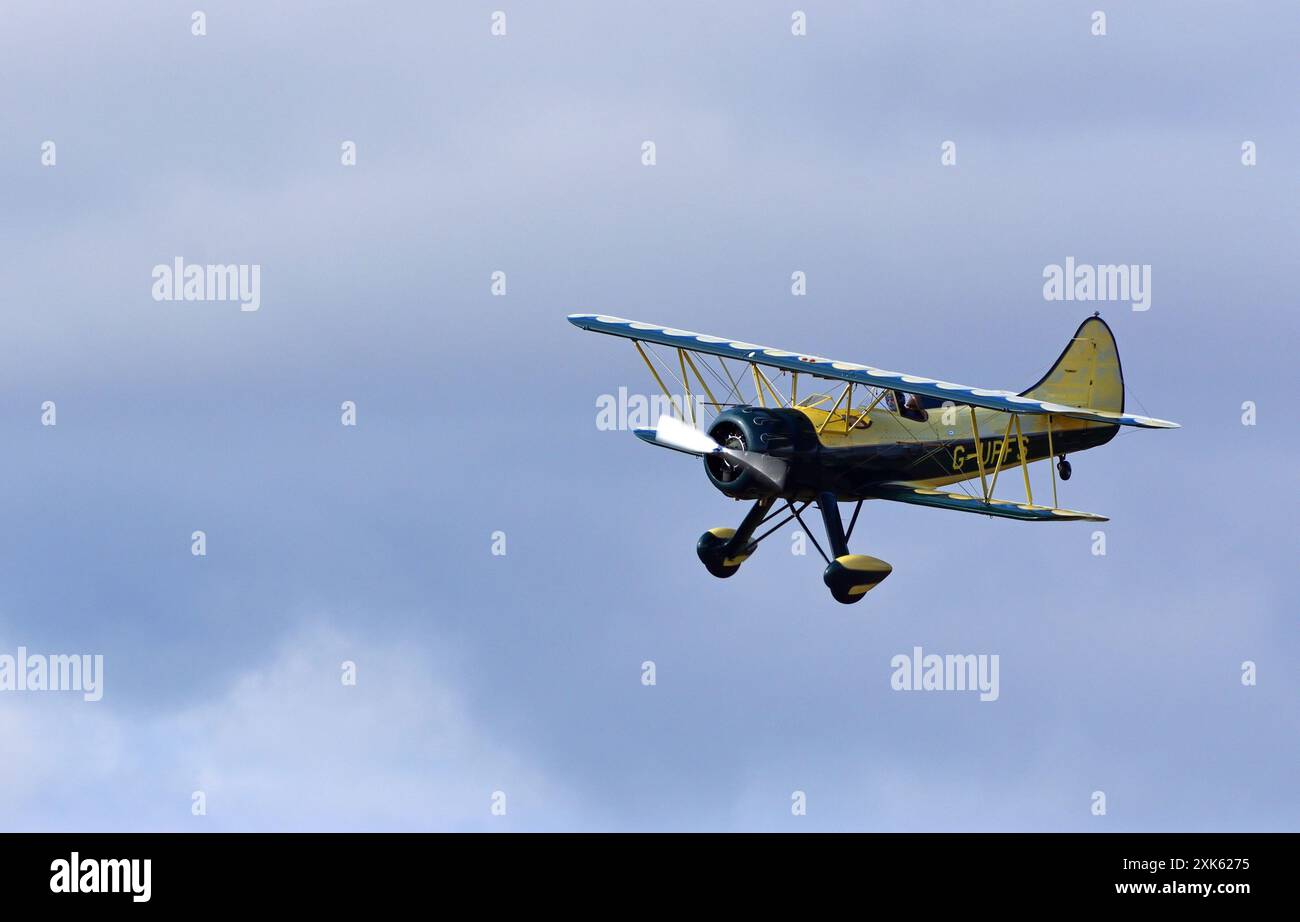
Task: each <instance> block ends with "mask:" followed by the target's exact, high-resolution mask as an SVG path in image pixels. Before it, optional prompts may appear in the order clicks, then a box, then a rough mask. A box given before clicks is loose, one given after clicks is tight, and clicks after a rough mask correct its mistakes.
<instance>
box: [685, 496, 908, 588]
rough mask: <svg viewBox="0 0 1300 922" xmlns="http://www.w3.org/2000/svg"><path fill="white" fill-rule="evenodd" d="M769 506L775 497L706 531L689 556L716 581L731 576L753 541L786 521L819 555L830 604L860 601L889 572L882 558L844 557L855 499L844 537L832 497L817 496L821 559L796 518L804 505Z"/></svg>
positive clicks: (790, 502)
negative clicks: (733, 523)
mask: <svg viewBox="0 0 1300 922" xmlns="http://www.w3.org/2000/svg"><path fill="white" fill-rule="evenodd" d="M775 503H776V498H775V497H771V496H769V497H765V498H763V499H760V500H758V501H757V502H756V503H754V505H753V507H751V508H750V510H749V512H748V513H747V514H746V515H745V520H744V521H743V522H741V523H740V527H739V528H710V529H709V530H708V531H706V532H705V533H704V534H702V535H700V540H699V541H697V542H696V544H695V553H696V555H698V556H699V558H700V562H701V563H703V564H704V568H705V569H706V570H708V571H709V572H710V573H712V574H713V575H714V576H716V577H718V578H719V579H728V578H729V577H732V576H735V575H736V572H737V571H738V570H739V569H740V565H741V564H742V563H744V562H745V561H746V560H747V559H749V556H750V555H751V554H753V553H754V550H755V549H756V548H757V547H758V545H759V542H761V541H762V540H763V539H764V538H766V537H767V536H768V535H770V534H772V533H773V532H774V531H776V530H777V529H778V528H780V527H781V526H783V525H785V523H786V522H789V521H790V520H791V519H798V520H799V524H800V525H801V526H803V530H804V534H806V535H807V536H808V539H809V540H810V541H812V543H813V546H814V547H815V548H817V553H819V554H821V555H822V559H823V560H825V561H826V569H825V570H824V571H823V572H822V582H824V583H825V584H826V588H828V589H829V590H830V591H831V596H833V597H834V599H835V601H837V602H842V603H844V604H845V605H852V604H853V603H854V602H858V601H861V599H862V597H863V596H864V595H866V594H867V592H868V591H870V590H871V589H872V588H873V587H874V586H875V585H876V584H877V583H879V582H880V581H881V580H883V579H884V578H885V577H886V576H888V575H889V574H890V573H892V572H893V570H894V568H893V567H891V566H890V565H889V564H887V563H885V562H884V561H883V560H877V559H876V558H875V557H866V556H864V555H862V554H850V553H849V538H850V537H851V536H852V535H853V526H854V524H855V523H856V522H857V520H858V512H860V511H861V510H862V501H861V500H859V501H858V508H857V511H855V512H854V513H853V518H852V519H851V520H850V521H849V532H848V534H847V535H846V534H845V533H844V523H843V522H842V521H841V520H840V504H839V501H838V500H837V499H836V497H835V494H834V493H822V494H821V495H820V496H818V497H817V507H818V508H819V509H821V513H822V524H823V525H825V527H826V540H827V542H828V543H829V544H830V548H831V555H832V556H830V557H827V556H826V552H825V551H823V550H822V546H821V545H820V544H818V543H817V539H816V538H815V537H813V533H812V531H811V530H810V529H809V528H808V526H807V525H805V524H804V520H803V517H802V516H801V515H800V513H801V512H803V511H804V510H805V509H807V508H808V506H809V504H810V501H805V502H802V503H798V504H797V505H796V502H795V501H794V500H786V501H785V506H784V507H782V508H780V509H778V510H776V511H775V512H773V511H771V510H772V506H773V505H774V504H775ZM785 512H788V513H789V515H787V516H785V518H783V519H781V521H779V522H777V523H776V524H775V525H772V526H771V527H769V528H768V529H767V530H766V531H764V532H763V533H762V534H761V535H758V536H757V537H755V536H754V532H755V531H756V530H757V529H758V527H759V526H760V525H765V524H767V522H768V521H769V520H770V519H774V518H776V517H777V516H780V515H781V514H782V513H785Z"/></svg>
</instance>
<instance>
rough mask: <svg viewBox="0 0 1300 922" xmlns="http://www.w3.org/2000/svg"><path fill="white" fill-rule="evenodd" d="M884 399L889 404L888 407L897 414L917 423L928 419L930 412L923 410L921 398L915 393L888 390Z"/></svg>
mask: <svg viewBox="0 0 1300 922" xmlns="http://www.w3.org/2000/svg"><path fill="white" fill-rule="evenodd" d="M885 400H886V403H888V404H889V409H891V410H893V411H895V412H896V413H898V415H899V416H903V417H905V418H907V419H910V420H912V421H913V422H917V423H923V422H925V421H926V420H927V419H929V416H930V414H928V413H926V412H925V407H923V406H921V398H920V397H918V396H917V395H916V394H904V393H903V392H902V391H890V392H889V394H888V395H886V398H885Z"/></svg>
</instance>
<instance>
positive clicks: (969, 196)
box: [0, 2, 1300, 831]
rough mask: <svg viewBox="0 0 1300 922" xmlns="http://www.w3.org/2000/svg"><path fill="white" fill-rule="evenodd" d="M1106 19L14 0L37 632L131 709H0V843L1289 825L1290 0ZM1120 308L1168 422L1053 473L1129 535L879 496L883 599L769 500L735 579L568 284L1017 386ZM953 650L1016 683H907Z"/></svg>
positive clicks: (4, 163)
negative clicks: (859, 590)
mask: <svg viewBox="0 0 1300 922" xmlns="http://www.w3.org/2000/svg"><path fill="white" fill-rule="evenodd" d="M1098 6H1099V4H1096V3H1091V4H1081V3H1071V2H1066V3H1054V4H1029V3H1025V4H1015V3H1006V4H946V5H945V4H934V3H906V4H903V3H890V4H873V5H870V6H866V5H864V6H862V7H861V8H859V9H852V10H850V9H846V8H845V7H846V5H841V4H802V5H801V7H802V8H803V9H805V10H806V11H807V13H808V35H807V36H806V37H803V38H796V37H794V36H792V35H791V34H790V28H789V24H790V14H791V11H792V10H793V9H795V8H799V7H798V6H796V5H794V4H786V5H779V4H775V3H755V4H716V5H712V6H710V7H709V8H707V9H701V8H700V7H699V5H696V4H656V5H654V7H653V8H646V9H636V10H633V9H623V8H614V9H611V8H609V7H608V6H607V5H600V4H573V3H557V4H545V5H542V4H523V5H519V6H518V7H516V8H510V7H505V5H504V4H502V3H499V2H496V3H492V4H473V3H470V4H456V5H447V6H443V5H434V4H421V3H388V4H382V5H378V6H376V5H374V4H354V3H321V4H311V5H307V4H301V5H295V4H274V5H266V4H257V3H223V4H220V5H219V6H218V5H215V4H213V5H209V6H208V7H207V9H206V12H207V14H208V20H207V35H205V36H201V37H199V36H194V35H192V34H191V32H190V23H191V20H190V14H191V12H192V10H193V8H194V4H190V5H183V4H179V3H170V2H168V3H148V2H146V3H131V4H126V3H118V4H95V5H79V4H49V3H36V2H16V3H11V4H9V5H7V6H6V12H5V28H4V29H3V30H2V31H0V77H2V78H3V79H0V111H2V112H4V117H3V120H2V121H0V176H2V178H3V186H4V189H5V214H6V220H5V221H4V222H3V223H0V235H2V237H0V241H2V242H3V244H4V245H3V247H0V270H2V275H3V278H4V279H5V282H6V292H5V298H4V302H3V303H4V309H3V311H0V342H3V343H4V344H5V349H4V361H3V362H0V384H3V388H2V389H0V395H2V396H0V432H2V433H3V435H4V439H5V466H6V471H7V477H6V483H7V485H8V486H7V489H5V490H4V491H3V493H2V494H0V496H2V497H3V498H2V499H0V510H3V518H4V521H5V523H6V528H5V529H4V530H3V532H0V534H3V547H0V653H3V652H10V653H12V652H13V651H14V650H15V649H16V648H17V647H18V646H19V645H20V644H22V645H25V646H27V647H28V648H29V649H31V650H33V651H44V652H51V653H61V652H68V653H71V652H86V653H100V654H103V655H104V657H105V692H104V697H103V700H101V701H98V702H94V703H89V702H84V701H82V700H81V697H80V696H79V695H72V694H54V693H46V694H34V693H25V694H23V693H8V692H4V693H0V827H3V828H6V829H23V830H45V829H108V830H112V829H179V830H194V831H200V830H239V829H255V830H261V829H266V830H271V829H277V830H278V829H404V830H415V829H456V830H529V829H543V830H545V829H578V830H595V829H620V830H622V829H628V830H635V829H691V830H694V829H739V830H811V829H843V830H948V829H952V830H958V829H960V830H968V829H969V830H982V829H1004V830H1019V829H1044V830H1098V831H1101V830H1109V831H1119V830H1160V829H1182V830H1200V829H1206V830H1214V829H1222V830H1255V829H1291V830H1294V829H1295V828H1296V827H1297V821H1298V820H1300V804H1298V802H1297V794H1296V785H1295V766H1296V765H1297V764H1300V718H1298V715H1297V709H1296V701H1297V700H1298V696H1297V692H1298V691H1300V689H1298V687H1297V669H1296V657H1297V653H1298V652H1300V651H1298V650H1297V646H1298V644H1297V633H1296V624H1295V617H1296V612H1295V604H1294V597H1293V593H1292V591H1291V586H1290V579H1289V577H1290V574H1291V573H1292V571H1293V570H1294V563H1293V561H1294V550H1295V540H1294V528H1293V525H1292V523H1293V522H1294V521H1295V519H1296V513H1297V508H1296V493H1295V487H1294V474H1293V465H1294V458H1295V455H1296V452H1297V450H1300V441H1298V440H1297V436H1296V430H1295V427H1294V425H1292V422H1291V420H1290V419H1289V418H1288V417H1287V415H1286V414H1287V412H1288V411H1286V410H1285V406H1286V401H1287V399H1288V396H1289V394H1290V391H1291V389H1292V388H1293V385H1294V379H1295V375H1294V371H1293V367H1294V366H1293V363H1294V344H1295V342H1296V333H1297V329H1296V326H1297V323H1296V315H1295V272H1296V266H1297V259H1296V240H1297V220H1296V215H1297V204H1298V202H1297V183H1296V170H1295V156H1294V151H1295V150H1296V149H1298V148H1300V131H1297V121H1296V118H1295V104H1294V103H1295V101H1294V87H1295V84H1296V77H1297V64H1296V59H1295V53H1294V49H1295V47H1296V42H1297V39H1298V38H1300V14H1297V11H1296V8H1295V6H1294V5H1293V4H1286V3H1255V4H1249V5H1239V4H1208V3H1207V4H1196V5H1187V4H1179V3H1147V4H1141V5H1140V6H1139V5H1135V4H1124V5H1115V6H1113V7H1109V8H1106V11H1107V13H1108V20H1107V34H1106V35H1105V36H1104V37H1097V36H1093V35H1091V34H1090V24H1091V23H1090V15H1091V13H1092V11H1093V10H1094V9H1096V8H1097V7H1098ZM503 7H504V8H505V12H506V14H507V23H508V34H507V35H506V36H504V37H493V36H491V35H490V33H489V24H490V16H491V13H492V11H493V10H494V9H499V8H503ZM647 139H649V140H653V141H654V142H655V143H656V146H657V155H658V162H657V165H656V166H654V167H653V168H649V167H643V166H642V165H641V162H640V154H641V144H642V142H643V141H645V140H647ZM46 140H53V141H55V142H56V144H57V164H56V165H55V166H53V167H44V166H42V165H41V162H40V152H41V144H42V142H44V141H46ZM345 140H352V141H355V142H356V144H357V151H358V153H357V164H356V166H354V167H344V166H342V165H341V164H340V144H341V143H342V142H343V141H345ZM945 140H953V141H955V143H956V144H957V152H958V161H957V164H956V166H954V167H941V166H940V165H939V152H940V150H939V149H940V144H941V143H942V142H943V141H945ZM1246 140H1251V141H1254V142H1255V144H1256V145H1257V150H1258V164H1257V165H1256V166H1253V167H1245V166H1243V165H1242V163H1241V145H1242V143H1243V141H1246ZM176 256H182V257H184V258H185V259H186V260H187V261H191V262H197V263H255V264H258V265H260V266H261V267H262V270H261V273H262V297H261V303H262V306H261V309H260V310H259V311H257V312H255V313H244V312H241V311H240V310H239V309H238V306H237V305H235V304H231V303H220V302H212V303H194V302H157V301H154V300H153V299H152V298H151V297H150V286H151V281H152V280H151V275H150V273H151V270H152V267H153V266H154V265H155V264H158V263H167V262H170V261H171V260H172V259H173V258H174V257H176ZM1067 256H1073V257H1075V259H1076V260H1078V261H1080V262H1088V263H1134V264H1150V265H1151V266H1152V277H1153V297H1152V306H1151V309H1150V310H1149V311H1146V312H1133V311H1130V310H1129V309H1128V307H1127V305H1124V304H1103V305H1084V304H1078V303H1060V302H1048V301H1045V300H1044V299H1043V296H1042V270H1043V267H1044V266H1046V265H1048V264H1052V263H1060V262H1063V261H1064V259H1065V258H1066V257H1067ZM796 269H798V270H803V271H805V272H806V273H807V274H808V295H807V296H806V297H802V298H795V297H792V296H791V294H790V288H789V286H790V273H791V272H792V271H794V270H796ZM495 270H503V271H505V272H506V273H507V277H508V294H507V295H506V296H505V297H493V296H492V295H491V294H490V292H489V277H490V274H491V273H492V272H493V271H495ZM1094 307H1099V308H1100V309H1101V310H1102V313H1103V316H1104V317H1105V318H1106V319H1107V320H1108V322H1109V323H1110V324H1111V325H1112V327H1113V328H1114V331H1115V334H1116V337H1117V340H1118V343H1119V348H1120V353H1121V355H1122V357H1123V361H1124V368H1125V373H1126V378H1127V383H1128V385H1129V388H1130V391H1129V395H1130V398H1132V399H1133V400H1135V401H1140V403H1133V404H1131V406H1132V407H1133V408H1134V409H1136V410H1137V411H1138V412H1142V411H1143V410H1144V409H1145V410H1146V411H1147V412H1150V413H1151V414H1153V415H1156V416H1160V417H1165V418H1168V419H1174V420H1178V421H1180V422H1181V423H1182V424H1183V426H1184V428H1183V429H1181V430H1178V431H1174V432H1124V433H1121V434H1120V436H1119V437H1118V438H1117V439H1115V441H1113V442H1112V443H1111V444H1110V445H1108V446H1106V447H1105V448H1103V449H1100V450H1097V451H1093V452H1088V453H1086V454H1082V455H1079V456H1077V457H1076V458H1074V469H1075V476H1074V478H1073V479H1072V480H1071V481H1070V482H1069V484H1068V485H1065V486H1064V487H1063V489H1062V496H1061V501H1062V504H1063V505H1066V506H1070V507H1072V508H1077V509H1088V510H1094V511H1098V512H1102V513H1105V514H1108V515H1110V516H1111V517H1112V521H1111V522H1109V523H1107V524H1106V525H1105V526H1104V529H1105V531H1106V536H1107V554H1106V556H1104V557H1097V556H1094V555H1093V554H1092V553H1091V548H1092V538H1091V532H1092V530H1093V529H1092V527H1091V526H1088V525H1081V524H1080V525H1072V524H1061V525H1059V526H1054V527H1041V528H1040V527H1036V526H1032V525H1028V524H1022V523H1016V522H1008V521H989V520H985V519H983V518H981V517H976V516H959V515H951V514H946V513H944V512H940V511H937V510H928V509H917V508H912V507H902V506H895V505H890V504H885V503H872V504H870V505H869V506H868V507H867V508H866V509H864V512H863V518H862V521H861V522H860V524H859V526H858V530H857V532H856V533H855V535H854V540H853V544H854V550H855V551H857V552H860V553H868V554H872V555H874V556H877V557H881V558H883V559H885V560H888V561H890V562H891V563H892V564H893V565H894V567H895V571H894V573H893V575H892V576H891V577H890V578H889V580H887V581H886V582H885V583H883V584H882V585H881V586H880V587H879V588H877V589H876V590H874V591H873V592H872V594H871V595H870V596H869V597H868V598H867V599H866V600H865V601H864V602H863V603H862V604H859V605H856V606H852V607H843V606H839V605H837V604H836V603H834V602H833V601H832V600H831V599H830V597H829V594H828V593H827V592H826V590H825V588H824V587H823V585H822V583H821V573H820V570H821V567H820V565H819V564H820V561H819V560H818V558H816V557H815V556H813V555H811V554H810V555H809V556H807V557H799V556H795V555H792V554H791V553H790V551H789V548H790V545H789V540H788V538H787V537H785V536H784V535H783V536H780V537H779V538H778V539H776V540H773V541H772V542H771V543H770V544H765V545H764V546H763V547H762V548H761V549H760V551H759V553H758V554H757V555H756V556H755V557H754V559H753V560H752V561H751V562H750V563H748V564H746V566H745V568H744V570H743V571H742V573H741V574H739V575H738V576H737V577H736V578H734V579H731V580H728V581H726V582H722V581H718V580H714V579H712V578H711V577H709V576H708V575H707V574H706V573H705V572H704V570H703V568H702V567H701V566H700V565H699V563H698V561H697V560H696V558H695V554H694V550H693V548H694V542H695V540H696V538H697V537H698V535H699V534H700V533H701V532H702V531H704V530H705V529H706V528H709V527H711V526H717V525H734V524H735V522H736V521H738V520H739V518H740V516H741V514H742V510H741V509H740V508H739V507H738V506H737V505H736V504H734V503H732V502H730V501H729V500H726V499H725V498H723V497H722V496H721V495H720V494H718V493H717V492H716V491H714V490H713V489H712V488H711V487H710V486H709V485H708V483H707V481H706V480H705V478H704V476H703V473H702V471H700V470H699V468H698V465H696V464H695V463H693V462H691V461H689V460H687V459H685V458H683V457H679V456H676V455H670V454H667V453H661V452H655V451H652V450H651V449H650V448H648V447H647V446H645V445H643V444H641V443H639V442H637V440H636V439H634V438H633V437H632V436H631V435H630V434H628V433H623V432H606V431H600V430H598V429H597V428H596V425H595V416H596V400H597V397H598V396H599V395H601V394H607V393H616V392H617V390H618V388H619V387H620V386H626V387H628V388H630V389H632V390H633V391H636V392H641V393H646V392H649V390H650V388H651V387H652V386H653V385H652V382H650V381H649V380H648V376H647V375H646V374H645V372H644V369H643V368H642V366H641V365H640V363H639V361H638V360H637V359H636V356H635V353H633V352H632V350H631V349H630V348H629V347H628V346H627V345H626V344H624V343H619V342H616V341H615V340H612V339H610V338H607V337H595V336H592V335H590V334H584V333H580V332H579V331H577V330H575V329H574V328H572V327H571V326H570V325H568V324H567V323H565V322H564V319H563V318H564V316H565V315H566V314H568V313H570V312H574V311H586V310H592V311H601V312H606V313H611V314H615V315H618V316H624V317H634V318H639V319H644V320H649V321H654V322H660V323H666V324H672V325H674V326H679V327H684V328H686V329H692V330H699V331H701V332H706V333H716V334H720V335H727V336H734V337H737V338H744V339H746V340H749V341H753V342H760V343H768V344H772V345H776V346H780V347H785V348H790V349H798V350H806V351H810V352H815V353H818V354H826V355H832V356H834V357H836V358H843V359H847V360H851V361H859V362H870V363H874V364H878V365H882V366H884V367H888V368H897V369H902V370H907V371H913V372H916V373H919V374H923V375H931V376H936V377H940V378H944V379H946V380H954V381H963V382H968V383H971V384H975V385H980V386H987V387H999V388H1000V387H1006V388H1012V389H1019V388H1021V387H1024V386H1027V385H1028V384H1030V383H1031V382H1033V381H1035V380H1037V378H1038V377H1039V375H1040V374H1041V373H1042V372H1043V371H1044V370H1045V369H1046V368H1047V366H1048V365H1049V364H1050V363H1051V362H1052V361H1053V359H1054V358H1055V357H1056V355H1057V354H1058V352H1059V351H1060V349H1061V348H1062V347H1063V345H1064V343H1065V340H1066V339H1067V337H1068V336H1069V335H1070V334H1071V332H1072V331H1073V330H1074V328H1075V326H1076V325H1077V323H1078V322H1079V321H1080V320H1081V319H1082V318H1083V317H1084V316H1086V315H1087V314H1088V313H1091V310H1092V309H1093V308H1094ZM344 400H352V401H355V402H356V404H357V407H358V425H357V426H356V427H355V428H345V427H343V426H341V425H340V421H339V415H340V411H339V406H340V403H341V402H342V401H344ZM1248 400H1249V401H1254V402H1256V404H1257V406H1258V424H1257V425H1255V426H1243V425H1242V424H1241V405H1242V403H1243V402H1244V401H1248ZM44 401H54V402H55V403H56V404H57V407H58V411H57V412H58V424H57V426H54V427H46V426H42V425H41V422H40V407H41V405H42V403H43V402H44ZM1037 473H1038V476H1039V478H1040V481H1039V482H1043V480H1042V478H1045V476H1046V472H1045V471H1040V472H1037ZM195 529H202V530H204V531H205V532H206V533H207V535H208V554H207V556H206V557H202V558H196V557H194V556H192V555H191V554H190V534H191V532H192V531H193V530H195ZM497 530H502V531H504V532H505V533H506V535H507V547H508V553H507V554H506V556H504V557H496V556H493V555H492V554H491V553H490V543H491V538H490V536H491V534H492V533H493V532H494V531H497ZM918 645H919V646H922V647H923V648H924V649H925V650H926V651H927V652H931V651H932V652H939V653H996V654H998V655H999V657H1000V662H1001V695H1000V697H999V699H998V701H996V702H990V703H981V702H979V701H978V700H977V698H976V697H974V696H971V695H965V694H959V693H928V694H909V693H899V692H894V691H892V690H891V689H890V687H889V678H890V674H891V672H892V670H891V668H890V666H889V662H890V659H891V657H892V656H894V655H895V654H896V653H900V652H908V651H910V650H911V649H912V648H913V647H914V646H918ZM343 660H351V661H354V662H355V663H356V664H357V669H358V683H357V685H356V686H355V687H344V686H342V684H341V683H340V681H339V664H340V662H342V661H343ZM645 660H653V661H654V662H655V663H656V666H657V684H656V685H655V686H653V687H645V686H643V685H642V684H641V682H640V677H641V663H642V662H643V661H645ZM1244 660H1252V661H1254V662H1255V663H1256V664H1257V667H1258V676H1259V680H1258V684H1257V685H1256V686H1254V687H1244V686H1243V685H1242V684H1241V681H1240V674H1241V663H1242V662H1243V661H1244ZM196 790H202V791H204V792H205V793H206V795H207V815H206V816H203V817H195V816H192V815H191V810H190V806H191V794H192V792H193V791H196ZM497 790H502V791H505V792H506V794H507V797H508V812H507V815H506V816H492V815H491V814H490V812H489V804H490V797H491V794H492V792H493V791H497ZM795 790H802V791H805V792H806V794H807V799H808V813H807V815H806V816H802V817H796V816H792V815H791V811H790V803H791V800H790V798H791V793H792V792H793V791H795ZM1097 790H1102V791H1105V792H1106V796H1107V813H1106V815H1105V816H1101V817H1099V816H1093V815H1092V814H1091V812H1090V806H1091V803H1092V801H1091V795H1092V792H1094V791H1097Z"/></svg>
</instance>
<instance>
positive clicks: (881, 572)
mask: <svg viewBox="0 0 1300 922" xmlns="http://www.w3.org/2000/svg"><path fill="white" fill-rule="evenodd" d="M817 507H818V508H819V509H821V511H822V524H823V525H825V526H826V542H827V543H828V544H829V545H830V547H831V554H832V555H834V559H832V560H828V561H827V562H826V569H825V571H824V572H823V573H822V582H824V583H825V584H826V588H828V589H829V590H830V591H831V596H832V597H834V599H835V601H837V602H842V603H843V604H845V605H852V604H853V603H854V602H857V601H860V600H861V599H862V597H863V596H864V595H866V594H867V592H868V591H869V590H871V589H872V588H873V587H874V586H875V585H876V584H877V583H879V582H880V581H881V580H883V579H884V578H885V577H886V576H888V575H889V574H890V573H892V572H893V569H894V568H893V567H891V566H890V565H889V564H887V563H885V562H884V561H883V560H878V559H876V558H875V557H866V556H864V555H862V554H850V553H849V542H848V538H847V537H845V534H844V523H843V522H842V521H841V520H840V504H839V500H837V499H836V498H835V494H834V493H822V494H821V495H820V496H818V497H817ZM859 508H861V507H859ZM853 518H854V521H856V520H857V513H854V516H853ZM818 550H821V548H818Z"/></svg>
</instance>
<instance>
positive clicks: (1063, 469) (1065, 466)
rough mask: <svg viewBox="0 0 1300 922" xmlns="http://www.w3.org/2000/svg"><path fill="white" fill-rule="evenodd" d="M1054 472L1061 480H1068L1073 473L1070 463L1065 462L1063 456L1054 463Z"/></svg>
mask: <svg viewBox="0 0 1300 922" xmlns="http://www.w3.org/2000/svg"><path fill="white" fill-rule="evenodd" d="M1056 472H1057V473H1058V474H1060V475H1061V479H1062V480H1069V479H1070V474H1072V473H1073V472H1074V468H1072V467H1070V462H1069V461H1066V460H1065V455H1061V457H1060V460H1058V461H1057V462H1056Z"/></svg>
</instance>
